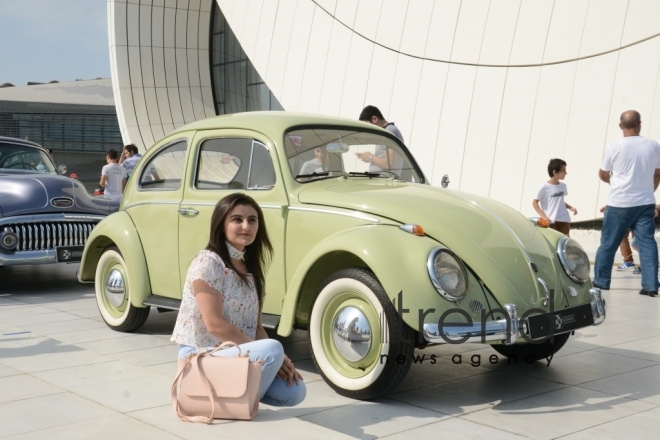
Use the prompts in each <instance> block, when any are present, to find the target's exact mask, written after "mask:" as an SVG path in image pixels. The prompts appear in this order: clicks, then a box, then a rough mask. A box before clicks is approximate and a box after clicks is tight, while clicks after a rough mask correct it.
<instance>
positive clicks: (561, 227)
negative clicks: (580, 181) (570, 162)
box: [532, 159, 577, 235]
mask: <svg viewBox="0 0 660 440" xmlns="http://www.w3.org/2000/svg"><path fill="white" fill-rule="evenodd" d="M566 174H568V173H567V172H566V162H565V161H563V160H561V159H551V160H550V163H548V175H549V176H550V180H548V181H547V182H545V183H544V184H543V185H541V187H540V188H539V190H538V191H537V193H536V198H535V199H534V200H532V206H533V207H534V210H535V211H536V212H537V213H538V215H539V216H540V217H541V218H542V219H545V221H547V222H548V227H549V228H551V229H554V230H555V231H559V232H561V233H562V234H564V235H570V233H571V216H570V215H569V214H568V211H571V212H572V213H573V215H576V214H577V209H575V208H574V207H573V206H571V205H569V204H568V203H566V202H565V201H564V197H565V196H567V195H568V189H567V187H566V184H565V183H562V182H560V180H564V178H566ZM539 204H540V205H539Z"/></svg>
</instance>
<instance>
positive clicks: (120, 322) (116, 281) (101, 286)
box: [94, 246, 150, 332]
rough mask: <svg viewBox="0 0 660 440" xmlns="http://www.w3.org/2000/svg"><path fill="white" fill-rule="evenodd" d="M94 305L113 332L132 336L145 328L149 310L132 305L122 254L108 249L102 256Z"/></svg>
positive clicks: (97, 269) (95, 283)
mask: <svg viewBox="0 0 660 440" xmlns="http://www.w3.org/2000/svg"><path fill="white" fill-rule="evenodd" d="M94 288H95V290H96V302H97V304H98V306H99V311H100V312H101V316H102V317H103V320H104V321H105V323H106V324H107V325H108V327H110V328H111V329H113V330H116V331H119V332H132V331H134V330H137V329H138V328H140V327H142V325H144V323H145V321H146V320H147V317H148V316H149V310H150V308H149V307H135V306H133V304H131V295H130V289H129V283H128V270H127V269H126V262H125V261H124V257H123V256H122V255H121V252H120V251H119V249H118V248H117V247H116V246H110V247H108V248H106V250H105V251H104V252H103V254H102V255H101V258H100V259H99V263H98V266H96V276H95V278H94Z"/></svg>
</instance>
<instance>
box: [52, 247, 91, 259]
mask: <svg viewBox="0 0 660 440" xmlns="http://www.w3.org/2000/svg"><path fill="white" fill-rule="evenodd" d="M83 250H85V246H60V247H56V248H55V258H56V259H57V262H58V263H80V261H81V260H82V256H83Z"/></svg>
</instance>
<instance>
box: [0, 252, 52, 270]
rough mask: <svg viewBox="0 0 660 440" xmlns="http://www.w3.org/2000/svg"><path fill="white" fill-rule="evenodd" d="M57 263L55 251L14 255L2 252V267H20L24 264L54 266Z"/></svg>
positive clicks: (15, 253) (17, 253)
mask: <svg viewBox="0 0 660 440" xmlns="http://www.w3.org/2000/svg"><path fill="white" fill-rule="evenodd" d="M54 263H57V257H56V255H55V249H44V250H40V251H21V252H12V253H6V254H5V253H2V252H0V266H20V265H24V264H54Z"/></svg>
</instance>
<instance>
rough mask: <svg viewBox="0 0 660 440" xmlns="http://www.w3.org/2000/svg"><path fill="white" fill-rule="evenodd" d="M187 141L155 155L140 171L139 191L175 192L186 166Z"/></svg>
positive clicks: (179, 185) (175, 144)
mask: <svg viewBox="0 0 660 440" xmlns="http://www.w3.org/2000/svg"><path fill="white" fill-rule="evenodd" d="M187 149H188V142H187V141H185V140H184V141H179V142H176V143H174V144H172V145H170V146H168V147H165V148H163V149H162V150H161V151H159V152H158V153H156V154H155V155H154V156H153V157H152V158H151V159H150V160H149V162H148V163H147V165H146V166H145V167H144V168H143V169H142V174H141V175H140V183H139V188H140V189H149V190H152V189H159V190H175V189H179V188H180V187H181V179H182V177H183V173H184V171H185V166H186V150H187Z"/></svg>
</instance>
